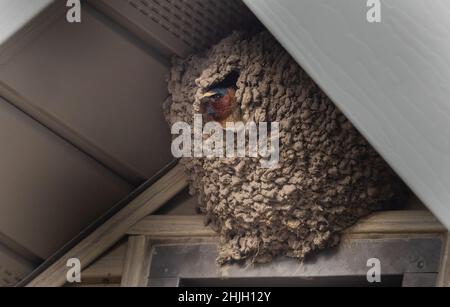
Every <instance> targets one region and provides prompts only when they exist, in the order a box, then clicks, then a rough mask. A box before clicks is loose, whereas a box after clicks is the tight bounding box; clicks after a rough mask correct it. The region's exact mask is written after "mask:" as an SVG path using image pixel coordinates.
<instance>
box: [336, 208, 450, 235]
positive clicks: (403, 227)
mask: <svg viewBox="0 0 450 307" xmlns="http://www.w3.org/2000/svg"><path fill="white" fill-rule="evenodd" d="M445 232H447V229H446V228H445V227H444V226H443V225H442V224H441V223H440V222H439V221H438V220H437V219H436V218H435V217H434V216H433V214H431V213H430V212H429V211H425V210H418V211H415V210H404V211H382V212H376V213H373V214H371V215H369V216H368V217H366V218H363V219H361V220H360V221H359V222H358V223H357V224H355V225H354V226H353V227H350V228H349V229H347V230H345V231H344V233H348V234H369V233H370V234H377V233H379V234H383V233H396V234H402V233H405V234H408V233H413V234H421V233H445Z"/></svg>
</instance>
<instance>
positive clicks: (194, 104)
mask: <svg viewBox="0 0 450 307" xmlns="http://www.w3.org/2000/svg"><path fill="white" fill-rule="evenodd" d="M236 73H238V79H237V82H236V87H237V91H236V99H237V106H238V107H239V108H240V110H239V111H240V113H241V116H242V119H243V121H244V122H246V121H255V122H261V121H267V122H273V121H278V122H280V163H279V166H278V167H277V168H274V169H263V168H261V164H260V162H259V160H258V159H257V158H238V159H227V158H220V159H206V158H192V159H191V158H184V159H182V163H183V164H184V165H185V168H186V172H187V174H188V176H189V178H190V187H191V192H192V193H194V194H196V195H198V199H199V206H200V210H201V212H202V213H204V214H205V215H206V216H207V220H208V222H210V224H211V225H213V227H214V228H215V229H216V230H217V232H218V233H219V234H220V247H219V254H220V256H219V262H220V263H227V262H233V261H243V260H246V261H251V262H268V261H271V260H272V259H273V257H275V256H278V255H287V256H290V257H296V258H299V259H303V258H304V257H305V256H306V255H308V254H310V253H312V252H314V251H317V250H320V249H324V248H327V247H330V246H334V245H336V244H337V243H338V242H339V233H340V231H342V230H343V229H345V228H346V227H348V226H350V225H352V224H354V223H355V222H356V221H357V220H358V219H359V218H361V217H363V216H365V215H367V214H368V213H370V212H372V211H374V210H378V209H380V208H381V207H382V206H386V205H389V203H390V201H392V200H393V199H394V198H395V197H396V196H398V195H399V192H400V191H402V184H401V183H400V181H399V180H398V179H397V177H396V176H395V174H394V173H393V171H392V170H391V169H390V168H389V167H388V166H387V165H386V163H385V162H384V161H383V160H382V158H381V157H380V156H379V155H378V154H377V153H376V152H375V151H374V150H373V149H372V147H371V146H370V145H369V144H368V143H367V141H366V140H365V139H364V138H363V137H362V136H361V135H360V134H359V133H358V132H357V131H356V130H355V128H354V127H353V126H352V124H351V123H350V122H349V121H348V120H347V119H346V117H345V116H344V115H343V114H342V113H341V112H340V111H339V110H338V109H337V108H336V107H335V106H334V105H333V103H332V102H331V101H330V100H329V99H328V98H327V97H326V95H325V94H324V93H323V92H322V91H321V90H320V89H319V88H318V86H317V85H316V84H315V83H314V82H313V81H312V80H311V79H310V78H309V77H308V75H307V74H306V73H305V72H304V71H303V70H302V69H301V68H300V67H299V66H298V65H297V64H296V62H295V61H294V60H293V59H292V58H291V57H290V56H289V55H288V53H287V52H286V51H285V50H284V49H283V48H282V47H281V46H280V45H279V44H278V43H277V41H276V40H275V39H274V38H273V37H272V36H271V35H270V34H268V33H266V32H262V33H260V34H257V35H254V36H252V37H246V34H244V33H233V34H232V35H231V36H230V37H228V38H226V39H225V40H223V41H222V42H221V43H219V44H218V45H216V46H215V47H213V48H212V49H211V50H209V51H208V52H205V53H204V54H201V55H196V56H192V57H190V58H188V59H187V60H175V61H174V66H173V69H172V73H171V77H170V82H169V91H170V94H171V97H170V98H169V99H168V101H167V102H166V104H165V114H166V117H167V121H168V122H169V124H173V123H174V122H177V121H185V122H188V123H192V121H193V114H194V113H197V112H199V108H200V107H199V103H200V102H199V99H200V98H201V97H202V95H203V94H204V93H205V92H206V91H208V90H209V89H210V88H211V87H214V85H216V84H219V83H220V82H221V81H223V80H225V79H226V78H227V77H228V76H230V75H232V74H236Z"/></svg>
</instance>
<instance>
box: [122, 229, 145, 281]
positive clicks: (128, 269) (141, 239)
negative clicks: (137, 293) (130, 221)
mask: <svg viewBox="0 0 450 307" xmlns="http://www.w3.org/2000/svg"><path fill="white" fill-rule="evenodd" d="M149 268H150V248H149V242H148V240H147V237H145V236H129V238H128V248H127V255H126V257H125V265H124V271H123V275H122V283H121V287H145V286H147V280H148V273H149Z"/></svg>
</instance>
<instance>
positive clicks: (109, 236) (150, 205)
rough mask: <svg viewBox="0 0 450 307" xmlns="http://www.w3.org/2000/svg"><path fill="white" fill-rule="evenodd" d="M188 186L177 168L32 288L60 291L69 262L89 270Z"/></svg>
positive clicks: (31, 284) (62, 259) (73, 251)
mask: <svg viewBox="0 0 450 307" xmlns="http://www.w3.org/2000/svg"><path fill="white" fill-rule="evenodd" d="M187 185H188V181H187V177H186V175H185V174H184V171H183V168H182V166H180V165H177V166H176V167H174V168H173V169H172V170H170V171H169V172H168V173H167V174H166V175H165V176H163V177H162V178H161V179H160V180H158V181H157V182H156V183H155V184H153V185H152V186H151V187H149V188H148V189H147V190H146V191H144V192H143V193H142V194H141V195H139V196H138V197H136V198H135V199H134V200H133V201H132V202H130V204H128V205H127V206H126V207H125V208H124V209H122V210H121V211H119V212H118V213H117V214H116V215H114V216H113V217H112V218H111V219H109V220H108V221H107V222H105V223H104V224H103V225H101V226H100V227H99V228H98V229H97V230H95V231H94V232H93V233H92V234H90V235H89V236H88V237H87V238H86V239H85V240H83V241H82V242H81V243H79V244H78V245H76V246H75V247H74V248H73V249H71V250H70V251H69V252H68V253H66V254H65V255H64V256H63V257H61V258H60V259H59V260H58V261H56V262H55V263H54V264H53V265H51V266H50V267H49V268H48V269H47V270H45V271H44V272H43V273H42V274H40V275H39V276H38V277H36V278H35V279H34V280H33V281H32V282H30V283H29V284H28V286H29V287H58V286H63V285H64V284H65V282H66V274H67V267H66V263H67V260H68V259H70V258H77V259H79V260H80V262H81V266H82V268H86V267H87V266H88V265H89V264H91V263H92V262H93V261H94V260H96V259H97V258H98V257H99V256H100V255H102V254H103V253H104V252H105V251H106V250H107V249H109V248H110V247H112V246H113V245H114V244H115V243H116V242H118V241H119V240H120V239H121V238H122V237H123V236H124V235H125V234H126V232H127V231H128V229H129V228H130V227H132V226H133V225H134V224H136V223H137V222H139V221H140V220H141V219H143V218H144V217H145V216H147V215H150V214H152V213H153V212H155V211H156V210H158V209H159V208H160V207H161V206H163V205H164V204H165V203H167V202H168V201H169V200H170V199H171V198H172V197H174V196H175V195H177V194H178V193H179V192H181V191H182V190H183V189H185V188H186V187H187Z"/></svg>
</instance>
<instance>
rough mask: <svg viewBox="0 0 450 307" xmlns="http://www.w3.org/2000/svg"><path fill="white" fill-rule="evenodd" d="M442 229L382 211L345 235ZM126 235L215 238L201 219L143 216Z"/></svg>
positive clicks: (423, 216)
mask: <svg viewBox="0 0 450 307" xmlns="http://www.w3.org/2000/svg"><path fill="white" fill-rule="evenodd" d="M443 232H446V229H445V227H444V226H443V225H442V224H441V223H439V221H438V220H437V219H436V218H435V217H434V216H433V215H432V214H431V213H429V212H428V211H385V212H378V213H374V214H372V215H370V216H368V217H366V218H364V219H362V220H361V221H360V222H358V223H357V224H356V225H355V226H353V227H350V228H349V229H347V230H345V231H344V233H345V234H384V233H386V234H389V233H392V234H407V233H412V234H422V233H423V234H426V233H443ZM127 233H128V234H130V235H145V236H148V237H150V238H169V237H213V236H216V235H217V234H216V233H215V232H214V231H213V230H212V229H211V228H210V227H206V226H205V224H204V217H202V216H156V215H153V216H147V217H145V218H144V219H143V220H141V221H140V222H139V223H137V224H136V225H134V226H133V227H131V228H130V229H129V230H128V232H127Z"/></svg>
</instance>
